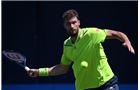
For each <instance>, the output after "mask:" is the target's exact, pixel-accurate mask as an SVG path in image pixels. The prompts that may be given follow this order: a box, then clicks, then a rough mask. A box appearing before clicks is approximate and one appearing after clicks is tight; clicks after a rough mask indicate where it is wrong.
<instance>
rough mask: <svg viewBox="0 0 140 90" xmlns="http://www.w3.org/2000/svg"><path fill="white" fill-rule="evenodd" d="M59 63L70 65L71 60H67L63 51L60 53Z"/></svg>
mask: <svg viewBox="0 0 140 90" xmlns="http://www.w3.org/2000/svg"><path fill="white" fill-rule="evenodd" d="M61 63H62V64H64V65H70V64H71V60H69V59H68V58H67V57H66V55H65V53H63V54H62V57H61Z"/></svg>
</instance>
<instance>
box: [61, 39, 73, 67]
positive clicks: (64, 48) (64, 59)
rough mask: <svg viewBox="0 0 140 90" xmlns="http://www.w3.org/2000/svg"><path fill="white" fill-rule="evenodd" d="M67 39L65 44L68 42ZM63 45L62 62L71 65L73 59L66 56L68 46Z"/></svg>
mask: <svg viewBox="0 0 140 90" xmlns="http://www.w3.org/2000/svg"><path fill="white" fill-rule="evenodd" d="M66 42H67V41H66V40H65V41H64V45H65V44H66ZM64 45H63V54H62V56H61V61H60V62H61V63H62V64H64V65H70V64H71V62H72V61H71V60H70V59H68V57H67V56H66V47H65V46H64Z"/></svg>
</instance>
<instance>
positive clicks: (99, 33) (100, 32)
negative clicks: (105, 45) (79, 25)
mask: <svg viewBox="0 0 140 90" xmlns="http://www.w3.org/2000/svg"><path fill="white" fill-rule="evenodd" d="M90 32H91V33H92V40H93V42H94V43H101V42H104V41H105V38H106V36H107V33H108V29H99V28H91V30H90Z"/></svg>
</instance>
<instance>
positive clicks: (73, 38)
mask: <svg viewBox="0 0 140 90" xmlns="http://www.w3.org/2000/svg"><path fill="white" fill-rule="evenodd" d="M78 33H79V30H78ZM78 33H77V35H75V36H71V42H72V43H73V44H74V43H75V42H76V39H77V36H78Z"/></svg>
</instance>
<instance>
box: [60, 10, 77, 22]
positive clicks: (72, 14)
mask: <svg viewBox="0 0 140 90" xmlns="http://www.w3.org/2000/svg"><path fill="white" fill-rule="evenodd" d="M72 17H77V18H78V19H79V15H78V13H77V11H76V10H74V9H70V10H68V11H66V12H64V14H63V16H62V19H63V21H65V19H70V18H72Z"/></svg>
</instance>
